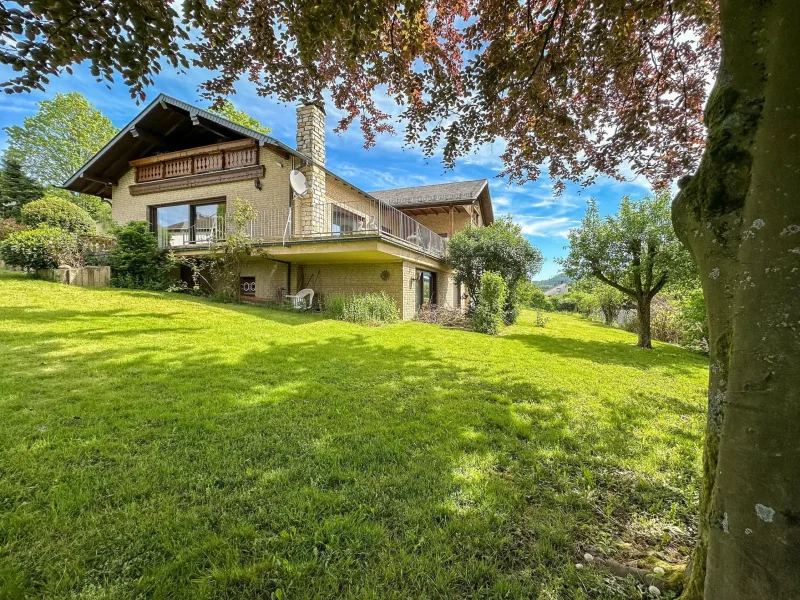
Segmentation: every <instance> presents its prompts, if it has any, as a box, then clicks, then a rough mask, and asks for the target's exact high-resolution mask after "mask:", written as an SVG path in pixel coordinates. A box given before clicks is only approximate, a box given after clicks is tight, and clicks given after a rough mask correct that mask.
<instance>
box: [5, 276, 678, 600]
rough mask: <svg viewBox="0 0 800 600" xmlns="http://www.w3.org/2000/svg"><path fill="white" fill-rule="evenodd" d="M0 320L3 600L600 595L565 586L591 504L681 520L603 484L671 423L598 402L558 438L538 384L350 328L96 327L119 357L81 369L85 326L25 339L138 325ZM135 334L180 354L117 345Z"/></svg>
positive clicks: (654, 488) (574, 584)
mask: <svg viewBox="0 0 800 600" xmlns="http://www.w3.org/2000/svg"><path fill="white" fill-rule="evenodd" d="M92 293H98V294H102V293H103V292H101V291H95V290H92ZM146 296H147V297H151V296H156V297H158V296H160V294H150V293H147V294H146ZM169 299H170V300H171V301H173V300H174V301H178V302H205V301H203V300H199V299H196V298H191V297H186V296H180V295H170V296H169ZM212 306H213V307H214V308H220V307H222V308H228V306H226V305H217V304H213V305H212ZM229 308H231V309H233V310H234V311H236V312H244V313H246V314H247V315H249V316H253V315H258V316H261V317H263V318H266V319H269V320H273V321H275V322H277V323H279V324H282V325H284V324H285V325H296V324H301V323H308V322H312V321H313V320H315V319H314V318H313V317H312V318H309V317H308V316H306V315H293V314H290V313H282V312H280V311H268V310H265V309H261V308H254V307H242V306H230V307H229ZM3 315H4V316H6V315H8V318H9V319H12V320H15V321H17V322H27V323H31V324H32V328H31V330H30V331H27V332H25V333H24V334H15V333H10V332H2V334H0V345H2V347H3V349H4V351H5V352H7V353H8V354H7V356H9V357H11V359H10V360H9V363H8V365H10V366H11V367H12V369H11V370H9V371H6V372H5V373H4V374H0V381H2V382H3V389H4V390H5V391H4V392H0V417H2V419H4V422H5V428H4V434H3V435H2V437H0V450H1V451H2V456H3V460H0V480H2V481H3V484H2V502H3V506H4V510H7V511H9V513H10V514H11V516H10V517H8V518H7V519H6V520H5V521H3V524H4V525H3V529H2V530H1V531H0V544H2V546H1V547H0V584H4V585H5V589H7V590H11V592H10V594H11V597H13V594H14V590H17V591H19V592H20V593H19V595H20V596H21V595H23V594H28V595H30V596H41V597H44V596H47V597H65V598H66V597H69V596H70V594H73V593H77V594H85V595H86V597H89V596H90V595H91V594H93V593H95V592H96V593H97V595H98V597H100V594H101V590H102V593H103V594H107V595H108V597H115V598H117V597H118V598H127V597H137V596H145V597H159V596H167V595H168V596H170V597H176V598H217V597H236V598H263V597H269V596H270V594H274V593H276V591H277V590H279V589H280V590H281V593H282V595H284V596H285V597H350V596H358V597H383V598H389V597H396V598H408V597H454V598H456V597H457V598H461V597H465V596H519V597H525V596H527V597H537V596H542V595H543V594H551V593H555V594H557V597H564V598H567V597H573V596H572V595H571V594H572V591H574V590H575V589H582V590H585V591H586V593H587V594H589V597H592V598H617V597H619V598H621V597H624V596H618V595H614V593H611V592H609V589H608V586H607V585H606V584H605V583H604V582H603V579H602V577H601V576H600V575H599V574H596V573H593V572H578V571H576V570H575V569H574V568H573V563H574V560H573V558H572V557H573V555H574V553H575V552H576V548H577V547H579V546H580V545H581V544H582V543H584V540H585V537H586V536H587V531H588V532H591V531H593V529H598V528H602V527H603V526H606V525H608V523H607V522H606V521H605V520H604V519H603V518H601V517H600V516H599V515H598V514H597V510H595V508H596V507H595V503H596V497H595V496H596V495H597V494H600V495H604V496H605V495H608V496H610V497H618V498H621V499H623V502H622V504H621V505H620V507H618V508H619V510H620V511H621V512H620V514H623V513H624V514H625V515H626V516H629V515H633V516H636V515H640V514H646V513H647V512H648V511H652V510H653V505H654V503H656V502H657V503H658V504H659V505H661V504H663V505H664V506H665V508H664V510H665V511H666V509H667V508H668V507H669V506H670V505H671V504H675V503H684V502H685V499H684V498H683V497H682V495H681V493H680V492H679V491H676V490H675V489H674V488H673V487H671V486H668V485H662V484H658V483H655V482H648V483H647V485H645V486H639V487H637V485H639V483H640V480H639V478H636V477H632V481H631V482H630V483H629V485H628V486H627V487H626V484H621V483H620V480H619V478H616V477H614V476H613V474H614V473H618V472H619V471H624V472H626V473H628V472H630V467H629V466H628V465H629V462H630V460H631V459H632V458H635V459H637V460H641V459H642V456H639V455H641V454H645V453H647V452H649V450H648V448H642V447H636V446H633V445H631V444H630V436H631V430H632V429H634V428H636V427H638V426H640V425H641V424H642V423H646V422H647V421H648V420H649V421H652V420H653V419H655V418H657V416H658V414H659V412H660V411H665V410H666V411H673V412H674V413H675V414H683V411H685V410H686V408H687V407H686V406H675V407H669V406H667V407H665V406H663V404H662V405H657V404H655V403H653V402H647V401H641V402H632V403H627V404H625V403H623V404H619V405H617V404H614V405H610V406H608V407H605V412H601V413H598V415H600V416H601V417H602V418H596V419H592V420H590V421H581V420H578V419H577V418H576V415H575V412H574V410H573V408H574V407H573V405H572V403H573V400H572V399H571V398H570V396H569V394H568V393H567V392H565V391H564V390H561V389H559V388H558V387H555V386H551V387H543V386H540V385H537V384H536V383H534V382H531V381H530V380H527V379H525V378H523V377H522V376H514V375H513V374H512V375H510V376H504V377H502V378H497V377H493V376H492V375H491V374H490V373H489V372H487V371H486V370H485V369H482V368H478V367H470V366H465V365H464V364H462V363H460V362H459V361H458V359H457V357H443V356H442V355H441V354H440V353H438V352H436V351H435V350H434V349H431V348H426V347H421V346H416V345H410V344H401V343H389V342H388V341H387V340H386V339H376V338H373V337H370V336H367V335H366V334H362V333H360V332H358V331H357V330H355V329H353V331H354V332H353V333H349V334H343V335H337V336H334V337H327V338H325V339H304V340H301V341H297V340H293V339H292V336H291V335H286V336H285V338H283V339H281V340H278V341H276V340H269V341H266V342H263V343H262V344H259V346H258V347H254V348H252V349H249V350H245V351H241V349H235V352H234V351H231V350H230V349H229V348H227V346H226V344H225V343H219V344H217V343H208V344H207V345H205V346H201V347H198V344H197V336H198V335H200V334H201V333H202V332H201V331H199V330H195V329H192V328H185V327H184V328H181V327H175V328H170V327H165V328H164V329H163V330H161V331H159V330H153V329H147V330H142V331H140V332H131V331H120V332H113V331H106V330H103V329H100V332H102V334H103V335H107V336H109V337H113V336H118V339H117V340H116V342H115V344H114V345H112V346H111V347H104V348H102V349H97V348H93V347H91V346H81V345H79V344H78V343H77V342H76V339H75V338H73V336H76V335H77V336H81V337H82V336H90V337H92V338H93V337H95V336H97V335H98V330H96V329H92V330H84V331H80V330H78V331H71V332H70V333H69V334H68V335H66V336H65V335H63V334H60V333H58V332H49V331H43V330H38V331H37V329H36V326H37V324H41V323H44V322H47V323H49V324H53V323H57V322H60V321H62V322H67V323H68V322H70V321H74V320H76V319H80V320H83V319H91V318H92V317H95V318H104V317H116V316H120V317H137V316H141V317H149V316H150V314H149V313H134V314H133V315H130V314H128V313H123V314H119V311H117V310H87V311H81V310H63V311H62V310H46V311H36V310H30V309H27V308H25V309H10V310H8V311H4V313H3ZM164 317H165V318H170V315H164ZM158 333H176V334H184V333H185V334H186V336H185V337H182V335H171V336H169V338H168V339H167V340H166V341H167V342H169V346H168V347H163V346H160V347H159V346H154V347H150V346H148V345H136V344H137V343H138V342H137V337H138V338H141V336H143V335H146V334H147V335H150V334H153V335H157V334H158ZM508 338H509V339H520V340H523V341H525V342H526V343H528V344H530V345H532V346H540V347H539V349H541V350H542V351H545V352H558V353H560V354H562V355H567V356H580V357H582V358H587V356H586V355H587V354H589V355H590V356H591V358H590V360H593V361H595V362H601V363H602V362H604V361H610V362H615V363H617V364H630V365H632V366H641V363H640V362H639V361H634V360H633V359H632V358H631V357H630V356H629V355H628V354H626V352H628V351H630V352H636V353H639V351H637V350H635V349H627V348H626V349H625V350H621V349H619V348H615V345H614V344H608V346H606V345H605V344H599V345H594V344H590V343H584V344H581V343H577V346H576V348H575V349H570V348H569V347H568V344H567V343H566V342H562V341H560V340H556V339H547V340H544V339H538V338H536V336H526V335H520V334H515V335H509V336H508ZM572 343H573V342H570V344H572ZM620 345H621V344H620ZM647 360H650V359H647ZM646 364H653V363H646ZM8 365H7V366H8ZM676 370H677V371H679V369H676ZM587 489H588V490H592V489H594V490H595V491H596V493H595V495H594V496H593V495H592V494H587V493H586V492H587ZM625 499H627V500H628V501H627V502H624V500H625ZM623 505H624V511H623V508H622V506H623ZM93 590H94V591H93Z"/></svg>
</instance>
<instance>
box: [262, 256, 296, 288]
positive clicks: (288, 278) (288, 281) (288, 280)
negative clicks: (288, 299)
mask: <svg viewBox="0 0 800 600" xmlns="http://www.w3.org/2000/svg"><path fill="white" fill-rule="evenodd" d="M267 258H269V259H270V260H274V261H275V262H278V263H281V264H284V265H286V290H287V291H288V292H289V293H290V294H291V293H292V263H291V262H289V261H288V260H281V259H279V258H273V257H271V256H267Z"/></svg>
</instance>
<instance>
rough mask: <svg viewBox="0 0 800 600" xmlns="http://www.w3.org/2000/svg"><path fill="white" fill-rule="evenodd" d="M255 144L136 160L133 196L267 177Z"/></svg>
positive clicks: (230, 144)
mask: <svg viewBox="0 0 800 600" xmlns="http://www.w3.org/2000/svg"><path fill="white" fill-rule="evenodd" d="M258 150H259V149H258V145H257V144H256V142H255V140H250V139H247V140H237V141H233V142H225V143H222V144H214V145H212V146H202V147H199V148H191V149H189V150H182V151H180V152H169V153H167V154H160V155H157V156H149V157H147V158H140V159H138V160H133V161H131V162H130V165H131V166H132V167H133V168H134V169H135V184H134V185H132V186H130V192H131V195H133V196H138V195H141V194H152V193H155V192H163V191H167V190H174V189H181V188H187V187H196V186H200V185H209V184H213V183H223V182H228V181H237V180H240V179H252V178H255V177H263V176H264V167H263V166H262V165H260V164H259V161H258Z"/></svg>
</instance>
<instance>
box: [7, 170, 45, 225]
mask: <svg viewBox="0 0 800 600" xmlns="http://www.w3.org/2000/svg"><path fill="white" fill-rule="evenodd" d="M43 193H44V190H43V189H42V186H40V185H39V184H38V183H36V182H35V181H34V180H33V179H31V178H30V177H28V176H27V175H25V173H24V172H23V171H22V167H21V166H20V164H19V162H17V161H16V160H14V159H11V158H9V157H8V156H4V157H3V170H2V173H0V217H4V218H15V219H16V218H19V215H20V211H21V210H22V207H23V206H25V205H26V204H28V203H29V202H32V201H34V200H36V199H38V198H41V197H42V194H43Z"/></svg>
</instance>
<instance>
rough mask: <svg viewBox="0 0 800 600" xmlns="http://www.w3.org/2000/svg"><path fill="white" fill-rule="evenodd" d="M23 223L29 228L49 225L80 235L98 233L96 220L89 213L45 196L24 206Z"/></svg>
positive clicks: (70, 203) (71, 204) (58, 199)
mask: <svg viewBox="0 0 800 600" xmlns="http://www.w3.org/2000/svg"><path fill="white" fill-rule="evenodd" d="M22 222H23V223H24V224H25V225H27V226H28V227H39V226H40V225H49V226H51V227H57V228H59V229H63V230H64V231H68V232H70V233H75V234H78V235H88V234H93V233H95V232H96V231H97V227H96V226H95V223H94V219H92V217H91V215H90V214H89V213H88V212H86V211H85V210H83V209H82V208H81V207H80V206H78V205H77V204H73V203H72V202H69V201H68V200H64V199H62V198H58V197H57V196H45V197H44V198H42V199H41V200H34V201H33V202H29V203H28V204H26V205H25V206H23V207H22Z"/></svg>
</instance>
